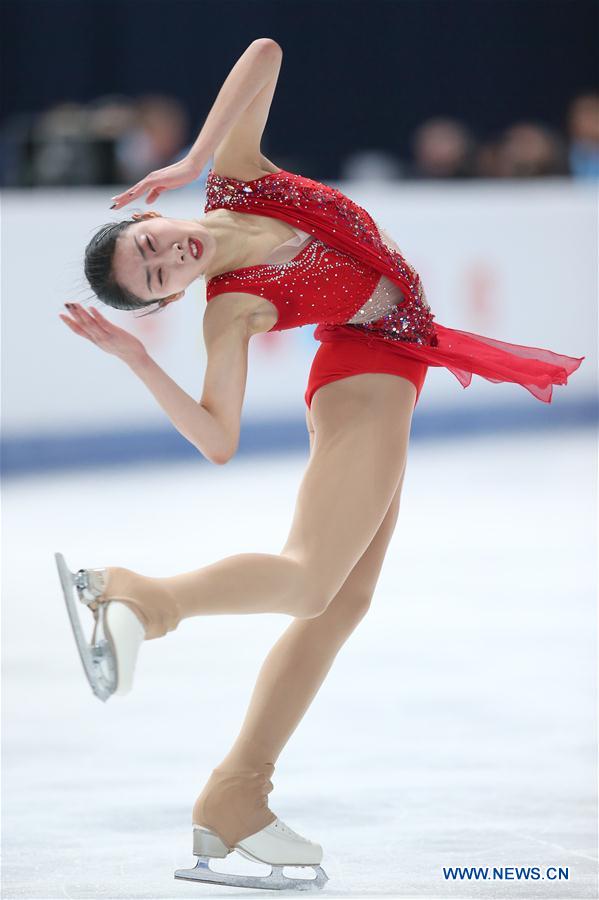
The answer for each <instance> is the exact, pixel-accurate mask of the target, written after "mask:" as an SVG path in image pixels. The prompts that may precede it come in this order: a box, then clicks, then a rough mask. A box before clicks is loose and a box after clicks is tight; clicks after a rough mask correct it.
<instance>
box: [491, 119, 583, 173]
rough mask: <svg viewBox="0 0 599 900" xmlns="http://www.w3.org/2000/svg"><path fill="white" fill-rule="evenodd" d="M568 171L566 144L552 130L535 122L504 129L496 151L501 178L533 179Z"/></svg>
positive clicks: (498, 171) (521, 123) (522, 123)
mask: <svg viewBox="0 0 599 900" xmlns="http://www.w3.org/2000/svg"><path fill="white" fill-rule="evenodd" d="M567 174H568V162H567V153H566V147H565V143H564V141H563V139H562V138H561V137H560V136H559V135H558V134H556V133H555V132H553V131H552V130H551V129H549V128H547V127H546V126H544V125H538V124H536V123H534V122H519V123H518V124H516V125H512V126H511V127H510V128H508V129H507V131H505V132H504V134H503V137H502V139H501V140H500V142H499V147H498V152H497V175H498V176H499V177H503V178H534V177H537V176H540V175H567Z"/></svg>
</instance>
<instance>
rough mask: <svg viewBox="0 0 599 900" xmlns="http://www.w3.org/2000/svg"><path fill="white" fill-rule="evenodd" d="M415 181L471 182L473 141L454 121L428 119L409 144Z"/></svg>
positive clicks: (463, 127)
mask: <svg viewBox="0 0 599 900" xmlns="http://www.w3.org/2000/svg"><path fill="white" fill-rule="evenodd" d="M412 150H413V154H414V169H413V172H412V173H411V174H412V175H413V176H414V177H416V178H470V177H472V176H473V175H474V174H475V167H474V156H475V141H474V138H473V136H472V134H471V133H470V131H469V130H468V129H467V128H466V126H465V125H462V123H461V122H458V121H457V119H448V118H441V117H439V118H435V119H428V120H427V121H426V122H424V123H423V124H422V125H420V127H419V128H418V129H417V130H416V132H415V134H414V137H413V140H412Z"/></svg>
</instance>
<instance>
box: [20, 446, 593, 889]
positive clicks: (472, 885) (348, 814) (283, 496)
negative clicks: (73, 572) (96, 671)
mask: <svg viewBox="0 0 599 900" xmlns="http://www.w3.org/2000/svg"><path fill="white" fill-rule="evenodd" d="M305 461H306V457H305V455H301V454H300V455H294V456H291V457H287V458H264V459H261V460H260V459H249V460H240V461H237V460H233V461H232V462H231V463H229V464H228V465H226V466H222V467H217V466H212V465H210V464H207V463H202V462H201V461H198V463H197V464H195V463H194V464H187V463H185V464H180V465H176V466H172V467H161V466H154V467H143V468H139V469H138V470H133V469H131V468H128V469H126V470H122V471H120V472H114V471H98V472H94V473H84V474H81V473H79V474H76V475H68V474H63V475H60V476H58V477H57V476H52V477H35V478H29V479H23V480H14V481H10V482H7V483H6V484H5V486H4V489H3V501H4V503H3V511H4V529H3V566H4V577H3V613H4V615H3V666H4V678H3V689H4V691H3V693H4V703H3V715H4V727H3V738H4V750H3V819H4V822H3V838H4V866H3V877H4V897H5V898H17V897H18V898H45V900H48V898H64V897H70V898H175V897H216V896H230V897H231V896H243V897H248V896H251V895H252V894H254V895H256V892H255V891H243V890H242V889H233V888H227V887H211V886H208V885H203V884H191V883H187V882H178V881H174V878H173V872H174V870H175V869H177V868H190V867H191V866H193V864H194V863H195V859H194V857H193V856H192V853H191V807H192V804H193V801H194V800H195V798H196V796H197V794H198V793H199V791H200V790H201V788H202V786H203V784H204V782H205V780H206V779H207V777H208V775H209V773H210V771H211V769H212V768H213V767H214V766H215V765H217V764H218V762H219V761H220V759H221V758H222V757H223V756H224V754H225V753H226V752H227V750H228V748H229V746H230V744H231V742H232V741H233V739H234V737H235V735H236V733H237V730H238V728H239V725H240V723H241V720H242V716H243V714H244V711H245V707H246V704H247V701H248V699H249V696H250V693H251V690H252V687H253V682H254V679H255V676H256V674H257V671H258V669H259V667H260V664H261V662H262V660H263V658H264V656H265V655H266V653H267V652H268V649H269V648H270V646H271V645H272V644H273V642H274V641H275V640H276V638H277V637H278V635H279V634H280V633H281V632H282V631H283V630H284V629H285V628H286V626H287V624H288V622H289V621H290V620H289V618H288V617H286V616H283V615H250V616H211V617H203V618H197V619H193V620H186V621H185V622H183V623H182V624H181V625H180V627H179V629H178V630H177V631H176V632H174V633H172V634H169V635H168V636H167V637H166V638H164V639H161V640H156V641H151V642H148V643H147V644H145V645H144V646H143V647H142V649H141V653H140V658H139V663H138V669H137V672H136V684H135V687H134V691H133V693H132V694H131V695H129V696H128V697H124V698H111V699H110V700H109V701H108V702H107V703H106V704H102V703H101V702H100V701H98V700H97V699H96V698H95V697H93V695H92V693H91V691H90V689H89V687H88V684H87V681H86V680H85V678H84V675H83V670H82V667H81V663H80V661H79V658H78V656H77V652H76V648H75V643H74V641H73V638H72V635H71V631H70V627H69V624H68V620H67V615H66V610H65V608H64V604H63V600H62V596H61V593H60V590H59V584H58V578H57V575H56V571H55V567H54V559H53V554H54V552H55V551H56V550H59V551H61V552H62V553H63V554H64V555H65V557H66V560H67V563H68V564H69V565H70V566H71V568H72V569H77V568H80V567H84V566H91V567H99V566H104V565H122V566H126V567H129V568H132V569H135V570H136V571H139V572H143V573H145V574H148V575H168V574H175V573H176V572H183V571H189V570H190V569H195V568H198V567H200V566H202V565H205V564H207V563H210V562H213V561H215V560H216V559H220V558H222V557H225V556H228V555H231V554H233V553H238V552H246V551H263V552H272V553H278V552H279V551H280V549H281V547H282V546H283V543H284V539H285V536H286V533H287V529H288V526H289V523H290V520H291V514H292V511H293V506H294V502H295V493H296V490H297V486H298V484H299V480H300V478H301V474H302V471H303V468H304V465H305ZM595 478H596V454H595V437H594V434H593V432H592V431H591V430H586V431H584V430H583V431H580V432H576V433H567V432H566V433H561V434H560V433H553V434H546V433H545V434H543V435H542V436H530V435H529V436H526V437H524V438H517V437H509V438H507V437H506V438H499V437H497V436H495V437H485V438H482V437H481V438H472V437H470V438H468V441H467V442H466V443H461V442H455V441H447V442H435V443H430V444H426V443H418V444H414V445H413V446H412V447H411V449H410V458H409V462H408V469H407V474H406V480H405V484H404V490H403V496H402V505H401V511H400V518H399V522H398V525H397V528H396V531H395V534H394V536H393V539H392V542H391V545H390V548H389V550H388V554H387V558H386V560H385V564H384V568H383V572H382V574H381V577H380V580H379V584H378V588H377V592H376V596H375V599H374V602H373V605H372V608H371V610H370V611H369V613H368V615H367V616H366V617H365V619H364V620H363V621H362V622H361V623H360V625H359V627H358V628H357V630H356V631H355V632H354V634H353V635H352V636H351V637H350V639H349V640H348V642H347V643H346V645H345V646H344V647H343V648H342V650H341V652H340V653H339V655H338V657H337V660H336V662H335V664H334V666H333V669H332V670H331V672H330V673H329V676H328V678H327V680H326V682H325V684H324V685H323V687H322V689H321V691H320V693H319V694H318V696H317V697H316V699H315V701H314V703H313V704H312V706H311V708H310V709H309V711H308V712H307V714H306V716H305V718H304V720H303V721H302V723H301V724H300V726H299V728H298V729H297V731H296V732H295V734H294V735H293V736H292V738H291V740H290V742H289V744H288V746H287V748H286V749H285V751H284V752H283V753H282V755H281V757H280V758H279V760H278V764H277V768H276V771H275V776H274V783H275V790H274V791H273V792H272V793H271V794H270V795H269V799H270V806H271V808H272V809H273V811H274V812H275V813H276V814H277V815H279V816H280V817H281V818H282V819H283V821H285V822H286V823H287V824H289V825H290V826H291V827H292V828H294V829H296V830H297V831H299V832H300V833H303V834H305V835H306V836H307V837H309V838H310V839H312V840H316V841H318V842H319V843H321V844H322V845H323V847H324V859H323V867H324V869H325V871H326V872H327V874H328V876H329V879H330V880H329V882H328V884H327V885H326V887H325V889H324V891H323V895H322V896H325V895H326V896H328V897H333V896H344V897H345V896H348V897H349V896H353V897H360V896H364V897H378V896H381V897H382V896H385V897H392V896H395V897H402V898H407V897H410V898H411V897H418V898H419V897H427V898H437V897H459V898H469V897H485V898H490V897H493V898H510V900H512V898H520V897H524V898H529V897H535V898H556V900H557V898H562V897H567V898H575V897H596V896H597V882H596V871H597V855H596V800H595V798H596V784H595V743H594V742H595V694H594V684H595V653H596V611H595V588H596V580H595V579H596V571H595V558H596V541H597V531H596V486H595ZM90 620H91V616H90ZM245 865H246V866H247V865H250V866H251V864H248V863H247V862H246V863H245ZM447 865H461V866H484V865H488V866H535V865H538V866H541V867H544V866H548V865H553V866H567V867H569V875H570V878H569V881H568V882H559V883H557V882H549V881H546V880H545V881H538V882H530V881H529V882H523V881H518V882H517V881H508V882H503V883H502V882H499V881H494V882H493V883H490V882H488V881H487V882H464V881H458V882H448V881H445V880H444V878H443V873H442V866H447ZM243 866H244V863H243V862H242V861H241V859H239V861H238V871H242V870H243ZM246 871H247V870H246ZM261 871H262V870H261ZM258 893H259V894H261V895H262V896H269V897H272V896H273V894H272V892H258Z"/></svg>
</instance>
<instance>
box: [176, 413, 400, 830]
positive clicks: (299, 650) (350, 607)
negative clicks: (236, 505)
mask: <svg viewBox="0 0 599 900" xmlns="http://www.w3.org/2000/svg"><path fill="white" fill-rule="evenodd" d="M308 423H310V416H309V415H308ZM313 445H314V434H313V432H311V433H310V447H311V450H312V452H313ZM404 475H405V466H404V471H403V472H402V475H401V478H400V482H399V485H398V487H397V489H396V492H395V495H394V497H393V499H392V501H391V504H390V506H389V509H388V510H387V513H386V515H385V517H384V519H383V522H382V523H381V525H380V527H379V529H378V531H377V533H376V535H375V537H374V538H373V540H372V541H371V543H370V545H369V547H368V548H367V549H366V551H365V552H364V554H363V555H362V557H361V558H360V560H359V561H358V562H357V563H356V565H355V566H354V568H353V569H352V571H351V573H350V574H349V576H348V577H347V579H346V581H345V583H344V584H343V586H342V587H341V589H340V590H339V592H338V593H337V595H336V596H335V597H334V599H333V600H332V601H331V603H330V604H329V606H328V607H327V609H326V610H325V611H324V612H323V613H322V614H321V615H320V616H317V617H315V618H311V619H307V620H306V619H304V620H302V619H295V620H294V621H293V622H292V623H291V624H290V625H289V627H288V628H287V629H286V631H285V632H284V633H283V635H282V636H281V637H280V638H279V640H278V641H277V642H276V644H275V645H274V647H273V648H272V650H271V651H270V652H269V654H268V656H267V657H266V660H265V661H264V663H263V665H262V668H261V670H260V673H259V675H258V680H257V682H256V687H255V688H254V692H253V694H252V698H251V700H250V704H249V707H248V710H247V713H246V716H245V720H244V722H243V725H242V728H241V730H240V732H239V735H238V737H237V739H236V741H235V743H234V745H233V747H232V748H231V750H230V752H229V753H228V754H227V756H226V757H225V759H224V760H223V761H222V762H221V763H220V765H219V766H217V767H216V768H215V769H214V770H213V771H212V773H211V775H210V778H209V780H208V782H207V783H206V785H205V787H204V789H203V791H202V793H201V794H200V796H199V797H198V798H197V800H196V802H195V804H194V808H193V813H192V818H193V822H194V823H195V824H198V825H204V826H206V827H208V828H211V829H213V830H214V831H216V832H217V833H220V834H221V836H222V837H223V839H224V840H225V841H226V842H227V841H230V843H229V846H232V845H233V844H234V843H235V842H236V841H237V840H240V839H242V838H243V837H245V836H246V835H248V834H253V833H254V832H256V831H258V830H259V829H261V828H264V827H265V826H266V825H268V824H269V823H270V822H272V821H274V819H275V814H274V813H273V812H272V811H271V810H270V809H269V808H268V796H267V795H268V793H270V791H271V790H272V788H273V784H272V781H271V777H272V775H273V772H274V764H275V762H276V760H277V758H278V756H279V754H280V752H281V750H282V749H283V747H284V746H285V744H286V743H287V741H288V740H289V738H290V736H291V735H292V734H293V732H294V731H295V729H296V727H297V725H298V724H299V722H300V721H301V719H302V717H303V715H304V713H305V712H306V710H307V709H308V707H309V705H310V703H311V702H312V700H313V699H314V697H315V695H316V693H317V692H318V690H319V688H320V686H321V685H322V683H323V681H324V679H325V677H326V675H327V673H328V671H329V670H330V668H331V666H332V664H333V662H334V660H335V657H336V655H337V653H338V651H339V649H340V648H341V646H342V645H343V644H344V642H345V641H346V640H347V638H348V637H349V635H350V634H351V633H352V632H353V630H354V629H355V628H356V626H357V625H358V623H359V622H360V621H361V619H362V618H363V616H364V615H365V613H366V612H367V610H368V608H369V605H370V601H371V598H372V595H373V593H374V589H375V587H376V583H377V581H378V577H379V574H380V571H381V567H382V564H383V559H384V557H385V553H386V550H387V546H388V544H389V540H390V539H391V535H392V534H393V530H394V528H395V524H396V522H397V517H398V513H399V503H400V495H401V489H402V485H403V480H404Z"/></svg>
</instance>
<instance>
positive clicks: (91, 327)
mask: <svg viewBox="0 0 599 900" xmlns="http://www.w3.org/2000/svg"><path fill="white" fill-rule="evenodd" d="M69 309H70V310H71V313H72V315H73V316H74V317H75V318H76V319H77V321H78V322H79V323H80V324H81V325H84V326H85V328H86V330H88V331H90V332H91V333H92V334H98V333H100V332H104V329H103V328H102V327H101V326H100V323H99V322H97V321H96V320H95V319H94V317H93V316H90V314H89V313H88V312H87V310H85V309H83V308H82V307H81V306H80V305H79V304H78V303H72V304H70V305H69ZM104 333H105V332H104Z"/></svg>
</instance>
